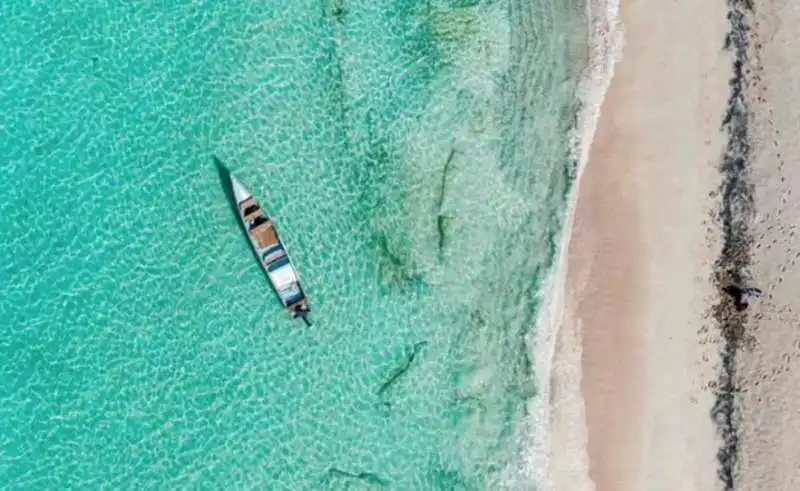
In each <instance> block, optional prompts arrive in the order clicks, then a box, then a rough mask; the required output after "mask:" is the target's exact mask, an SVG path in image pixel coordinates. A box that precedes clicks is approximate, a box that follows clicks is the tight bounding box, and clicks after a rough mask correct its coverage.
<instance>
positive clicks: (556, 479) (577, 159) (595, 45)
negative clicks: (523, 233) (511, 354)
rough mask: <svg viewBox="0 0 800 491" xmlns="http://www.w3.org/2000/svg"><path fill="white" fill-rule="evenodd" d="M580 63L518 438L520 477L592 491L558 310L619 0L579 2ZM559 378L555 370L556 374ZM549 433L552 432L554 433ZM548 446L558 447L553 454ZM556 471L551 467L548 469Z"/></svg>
mask: <svg viewBox="0 0 800 491" xmlns="http://www.w3.org/2000/svg"><path fill="white" fill-rule="evenodd" d="M584 13H585V16H586V18H585V20H586V41H587V53H586V56H587V58H586V60H584V63H583V65H582V69H581V75H580V81H579V83H578V87H577V89H576V97H577V98H578V100H579V104H580V105H579V109H578V111H577V114H576V120H575V125H574V127H573V128H572V130H571V133H572V135H571V145H570V146H571V162H572V166H573V169H572V173H573V182H572V184H571V188H570V191H569V196H568V197H567V208H566V210H565V219H564V224H563V229H562V232H561V237H560V243H559V244H558V249H557V253H556V257H555V260H554V262H553V265H552V267H551V272H550V279H549V281H548V283H549V285H550V286H549V288H548V289H546V290H545V291H544V292H543V295H542V298H541V301H540V305H541V306H542V308H541V311H540V314H539V317H538V318H537V321H536V326H537V328H536V330H535V335H534V337H533V339H531V343H532V346H533V352H534V356H533V359H534V360H535V361H536V369H535V373H536V383H537V386H538V387H540V390H541V392H540V394H539V396H538V397H537V398H535V399H533V400H531V401H529V407H528V411H529V413H530V414H532V415H534V416H533V419H532V421H533V422H535V424H536V425H537V426H534V428H533V429H532V430H529V433H528V434H527V435H525V436H522V438H523V439H524V440H525V441H526V442H527V445H526V448H525V450H526V452H525V454H524V456H523V465H522V469H521V471H522V474H523V475H525V476H526V480H528V481H530V480H531V479H532V478H533V477H534V476H532V475H531V472H533V471H534V470H535V469H546V471H545V472H543V473H541V474H539V475H536V476H535V481H536V482H537V484H538V485H539V486H540V487H541V489H548V490H551V489H553V490H559V489H572V490H576V491H577V490H587V491H589V490H592V489H593V486H592V484H591V482H590V481H589V479H588V459H587V456H586V452H585V450H584V447H585V443H586V432H585V428H584V426H583V423H582V421H583V419H584V413H583V408H584V406H583V401H582V397H581V394H580V388H579V384H580V368H579V365H580V356H581V353H580V344H579V342H578V340H577V338H576V337H575V334H576V333H575V332H573V331H572V330H570V329H568V328H567V329H565V326H567V325H568V323H565V319H564V316H565V315H566V314H567V312H566V311H565V308H564V302H565V294H566V281H567V271H566V270H567V252H568V250H569V243H570V239H571V235H572V228H573V223H574V218H575V208H576V206H577V201H578V186H579V183H580V181H581V177H582V174H583V171H584V169H585V167H586V164H587V162H588V157H589V149H590V147H591V143H592V140H593V138H594V134H595V132H596V130H597V125H598V122H599V120H600V111H601V108H602V105H603V101H604V100H605V97H606V94H607V92H608V88H609V86H610V84H611V81H612V79H613V76H614V68H615V66H616V65H617V63H618V62H619V59H620V57H621V51H622V47H623V45H624V33H623V29H622V26H621V24H620V23H619V0H597V1H596V2H594V3H592V1H591V0H587V1H586V4H585V12H584ZM556 372H557V373H558V375H555V373H556ZM553 435H558V437H557V438H554V437H553ZM554 446H555V447H558V449H557V450H555V451H554ZM555 469H558V472H554V470H555Z"/></svg>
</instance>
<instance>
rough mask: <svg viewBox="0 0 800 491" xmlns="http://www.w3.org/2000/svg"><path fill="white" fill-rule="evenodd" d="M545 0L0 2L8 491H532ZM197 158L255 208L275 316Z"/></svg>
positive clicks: (555, 73)
mask: <svg viewBox="0 0 800 491" xmlns="http://www.w3.org/2000/svg"><path fill="white" fill-rule="evenodd" d="M571 15H572V14H571V13H570V12H569V10H568V8H567V7H566V6H563V5H562V3H561V2H555V1H553V0H548V1H543V0H542V1H525V2H521V1H513V0H497V1H467V0H461V1H457V0H452V1H443V0H438V1H437V0H428V1H422V0H328V1H322V0H272V1H270V2H253V1H252V0H247V1H245V0H231V1H226V2H211V1H203V0H193V1H187V0H178V1H171V2H145V3H142V2H122V1H119V0H108V1H101V2H97V1H92V2H89V1H80V0H79V1H75V0H71V1H61V2H56V1H53V2H31V3H24V4H23V3H21V2H3V3H1V4H0V60H3V61H2V63H0V176H2V177H0V197H1V198H2V199H0V257H2V258H3V261H2V262H0V334H2V335H1V336H0V400H1V401H2V403H1V404H0V482H2V483H4V484H3V485H2V487H3V489H37V490H39V489H60V490H66V489H98V488H101V487H103V488H106V489H275V490H278V489H291V490H306V489H308V490H320V489H373V488H374V489H396V490H412V489H436V490H473V489H475V490H477V489H501V488H519V489H530V488H531V486H533V485H534V484H535V483H522V482H519V481H515V480H514V477H513V475H514V473H513V472H510V471H509V470H510V469H511V470H513V469H514V466H515V462H516V457H517V455H518V453H519V451H520V446H519V443H518V442H517V441H516V440H515V438H514V434H515V431H516V430H517V429H518V428H519V425H520V424H521V421H522V420H523V419H524V417H525V414H524V405H523V402H524V401H525V400H527V399H528V398H530V397H535V394H536V387H535V386H534V385H533V374H532V360H531V358H530V352H531V350H530V346H528V345H526V344H525V336H526V335H527V334H529V332H530V330H531V329H532V328H533V325H534V320H535V317H536V308H537V305H536V293H537V291H538V289H539V288H542V287H543V286H545V285H543V278H544V275H545V272H546V268H547V266H548V265H549V264H550V261H551V260H552V254H553V250H554V247H555V243H556V240H557V234H558V231H559V228H560V224H561V218H560V216H561V214H562V212H563V209H564V195H565V192H566V190H567V188H568V186H569V178H570V174H569V173H570V162H569V160H568V158H567V155H568V142H567V139H566V133H567V130H568V129H569V127H570V124H571V123H572V118H573V114H574V111H575V103H574V100H573V93H574V90H575V77H574V76H573V71H574V68H573V67H572V66H571V58H570V56H571V55H570V53H571V50H572V48H571V44H570V40H569V37H568V36H567V33H569V32H572V31H573V30H574V28H575V22H576V21H575V20H574V19H573V18H572V17H571ZM212 154H216V155H218V156H219V157H220V158H221V159H222V160H223V161H224V162H225V163H226V164H228V166H229V167H231V169H232V170H233V171H234V172H235V173H236V174H237V176H238V177H239V178H240V180H242V181H243V182H244V183H245V184H246V185H247V186H248V187H249V188H250V189H251V191H253V192H254V194H255V195H256V196H257V198H258V199H259V200H260V201H261V202H262V204H263V205H264V206H265V207H266V208H267V209H268V211H270V212H271V214H272V215H273V217H274V219H275V220H276V222H277V225H278V228H279V229H280V231H281V233H282V236H283V238H284V240H285V241H286V242H287V245H288V247H289V250H290V252H291V254H292V258H293V259H294V261H295V263H296V266H297V267H298V269H299V271H300V274H301V277H302V279H303V281H304V285H305V288H306V290H307V292H308V294H309V296H310V298H311V301H312V308H313V318H314V321H315V326H314V328H313V329H306V328H304V327H303V326H302V324H299V323H297V324H295V325H292V324H291V322H290V320H289V319H288V317H287V315H286V314H284V313H283V312H282V311H281V308H280V305H279V302H278V301H277V299H276V298H275V296H274V294H273V293H272V292H271V291H270V289H269V287H268V285H267V283H266V281H265V278H264V276H263V274H262V273H261V271H260V270H259V268H258V265H257V264H256V262H255V261H254V260H253V257H252V255H251V254H250V252H249V250H248V244H247V242H246V241H245V240H244V239H243V238H242V236H241V235H240V234H239V232H238V231H237V225H236V218H235V217H234V216H233V215H232V214H231V210H230V208H229V205H228V203H226V202H225V200H224V195H223V193H222V188H221V186H220V182H219V180H218V176H217V173H216V171H215V169H214V167H213V165H212V161H211V156H212Z"/></svg>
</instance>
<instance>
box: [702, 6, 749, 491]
mask: <svg viewBox="0 0 800 491" xmlns="http://www.w3.org/2000/svg"><path fill="white" fill-rule="evenodd" d="M727 4H728V22H729V24H730V28H729V31H728V34H727V36H726V38H725V48H726V49H728V50H730V51H732V52H733V76H732V78H731V79H730V89H731V93H730V97H729V99H728V107H727V110H726V112H725V117H724V120H723V123H722V127H723V130H724V131H725V132H726V133H727V135H728V141H727V145H726V148H725V154H724V156H723V159H722V164H721V165H720V172H721V173H722V176H723V182H722V185H721V196H722V203H721V208H720V210H719V218H720V220H721V224H722V234H723V235H722V237H723V244H722V252H721V253H720V256H719V258H718V259H717V261H716V263H715V265H714V281H715V283H716V285H717V286H718V287H719V288H720V291H722V290H721V288H724V287H725V286H728V285H737V286H738V285H742V284H743V283H744V281H745V280H746V278H745V273H746V271H747V268H748V267H749V266H750V246H751V243H752V239H751V234H750V230H749V228H748V224H749V219H750V217H751V216H752V213H753V191H752V186H750V185H749V184H748V180H747V177H748V168H747V164H748V159H749V157H750V151H751V148H750V143H749V135H748V117H749V114H750V109H749V107H748V102H747V98H746V95H745V89H746V87H747V68H746V67H747V64H748V56H747V50H748V29H749V27H748V24H747V15H748V13H749V12H750V11H752V3H751V0H727ZM712 311H713V317H714V320H715V321H716V322H717V324H718V326H719V329H720V332H721V336H722V346H721V348H720V357H721V362H722V363H721V368H720V371H719V374H718V380H717V388H716V392H715V396H716V398H715V402H714V406H713V408H712V409H711V417H712V419H713V420H714V422H715V424H716V426H717V432H718V433H719V435H720V437H721V438H722V444H721V447H720V448H719V450H718V451H717V463H718V467H717V476H718V477H719V479H720V481H721V482H722V484H723V486H724V488H723V489H724V490H725V491H732V490H733V489H734V488H735V478H736V470H737V469H736V467H737V463H738V457H739V428H738V405H737V400H736V393H737V388H736V363H737V354H738V352H739V350H740V349H741V347H742V342H743V339H744V334H745V322H746V319H747V315H746V313H745V312H744V311H739V310H737V309H736V306H735V301H734V299H733V297H731V296H728V295H723V294H720V297H719V302H718V303H717V304H716V305H714V307H713V309H712Z"/></svg>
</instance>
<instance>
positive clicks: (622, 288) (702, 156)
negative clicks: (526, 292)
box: [552, 0, 735, 491]
mask: <svg viewBox="0 0 800 491" xmlns="http://www.w3.org/2000/svg"><path fill="white" fill-rule="evenodd" d="M728 8H729V6H728V5H726V3H725V2H705V3H697V2H692V1H690V0H677V1H671V2H660V1H656V0H630V1H626V2H623V3H622V5H621V8H620V14H621V21H622V24H623V26H624V32H625V48H624V51H623V59H622V61H621V62H620V63H619V64H618V65H617V67H616V70H615V75H614V78H613V81H612V83H611V87H610V89H609V92H608V94H607V96H606V99H605V102H604V104H603V107H602V115H601V118H600V121H599V125H598V128H597V132H596V134H595V137H594V141H593V143H592V147H591V151H590V155H589V160H588V164H587V166H586V169H585V171H584V174H583V177H582V179H581V180H580V182H579V184H578V186H579V187H578V189H577V193H578V197H577V200H578V201H577V208H576V211H575V216H574V225H573V230H572V236H571V239H570V245H569V250H568V266H567V292H566V305H565V309H566V311H565V313H564V321H565V322H564V325H563V327H562V329H561V331H560V344H559V346H560V351H559V353H557V354H556V365H555V366H559V365H558V362H559V358H562V359H563V358H565V357H574V353H575V349H576V346H575V340H576V339H578V340H580V343H581V344H580V346H578V347H577V349H579V350H581V351H582V381H581V388H582V392H583V396H584V403H585V411H584V412H585V422H586V427H587V442H586V443H587V446H586V448H587V453H588V460H589V469H588V471H589V476H590V478H591V480H592V482H593V483H594V487H595V489H597V491H612V490H613V491H626V490H665V491H667V490H669V491H672V490H683V491H690V490H703V491H705V490H713V489H723V488H725V486H726V483H725V472H726V471H725V470H724V469H723V470H722V474H723V479H720V476H719V472H718V471H720V469H721V467H723V466H722V465H721V464H720V462H719V460H718V451H719V450H720V448H724V447H725V445H724V444H723V439H722V437H723V436H725V435H724V432H723V433H721V432H720V424H718V423H717V422H715V420H714V419H712V417H711V415H712V412H714V408H715V407H716V408H717V409H718V408H719V405H716V406H715V404H717V402H718V392H717V391H715V390H714V388H715V387H716V386H718V384H719V382H718V379H719V373H720V371H721V370H722V369H723V365H722V364H721V357H720V355H719V353H720V351H721V349H722V348H723V347H724V338H723V337H722V336H720V335H719V329H718V327H717V326H715V324H714V320H713V318H712V315H711V314H712V309H713V307H714V306H715V305H717V304H718V303H719V302H720V298H721V297H720V293H719V288H718V285H717V284H716V283H715V280H714V278H715V277H714V269H715V263H717V261H718V258H719V256H720V254H721V251H722V245H721V244H722V237H723V235H722V232H721V227H719V226H715V225H719V224H720V223H721V222H720V220H719V219H715V217H717V215H719V213H718V212H719V209H720V207H721V206H722V204H721V199H720V198H719V193H718V190H719V189H720V186H721V185H722V184H723V182H724V175H723V173H721V172H720V166H721V165H722V163H723V160H724V159H723V155H724V154H725V151H726V146H727V145H728V134H727V132H726V128H727V127H726V126H724V125H723V118H724V116H725V114H726V108H727V107H728V99H729V96H730V93H731V87H730V84H729V81H730V79H731V72H732V66H733V61H734V56H735V50H733V49H728V50H725V49H724V45H725V39H726V35H727V34H728V32H729V30H730V28H731V22H730V21H729V19H728V17H727V14H728ZM555 372H556V373H555V375H554V381H553V382H554V385H555V386H558V384H559V380H558V378H559V374H558V373H557V372H558V370H555ZM558 402H559V401H558V400H555V401H554V413H555V415H554V416H553V420H554V421H558V420H559V415H558V414H559V412H561V413H564V411H566V409H563V408H564V407H565V406H567V405H566V404H563V405H559V404H558ZM559 408H561V409H559ZM578 413H580V411H578ZM717 413H718V411H717V412H715V414H717ZM575 414H576V413H575V411H574V410H573V413H571V417H575ZM559 452H560V450H559V449H558V448H557V447H554V455H553V461H552V462H553V468H554V469H553V470H554V472H553V475H554V484H555V488H556V489H567V488H566V487H564V486H563V485H559V477H558V476H559V473H560V472H562V471H563V469H559V462H564V459H563V456H559V455H558V454H559ZM568 481H569V480H568V479H567V478H564V480H563V481H561V482H562V483H566V482H568Z"/></svg>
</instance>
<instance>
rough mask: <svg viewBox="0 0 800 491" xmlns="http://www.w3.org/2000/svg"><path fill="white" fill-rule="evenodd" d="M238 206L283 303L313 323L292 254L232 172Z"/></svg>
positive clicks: (292, 313) (294, 313) (296, 316)
mask: <svg viewBox="0 0 800 491" xmlns="http://www.w3.org/2000/svg"><path fill="white" fill-rule="evenodd" d="M230 178H231V187H232V188H233V197H234V199H235V201H236V210H237V211H238V213H239V218H240V219H241V220H242V224H243V225H244V228H245V230H247V235H248V237H249V238H250V245H252V246H253V250H254V251H255V253H256V255H257V256H258V259H259V261H260V262H261V267H262V268H264V271H265V272H266V273H267V277H269V281H270V283H272V287H273V288H274V289H275V292H276V293H277V294H278V297H280V299H281V303H283V306H284V307H286V310H288V311H289V313H290V314H291V315H292V319H296V318H298V317H300V318H301V319H303V321H304V322H305V323H306V325H308V326H310V325H311V321H310V320H309V319H308V314H309V313H311V308H310V307H309V305H308V299H307V298H306V294H305V292H303V288H302V287H301V286H300V279H299V276H298V274H297V271H296V270H295V268H294V265H293V264H292V260H291V259H290V258H289V253H288V252H287V251H286V248H285V247H284V245H283V242H281V239H280V237H279V236H278V231H277V230H275V227H274V226H273V224H272V220H271V219H270V217H269V215H267V212H266V211H264V209H263V208H262V207H261V206H260V205H259V204H258V203H257V202H256V200H255V198H253V195H252V193H250V191H248V190H247V188H245V187H244V186H243V185H242V183H241V182H239V180H238V179H236V178H235V177H234V176H233V174H231V175H230Z"/></svg>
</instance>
